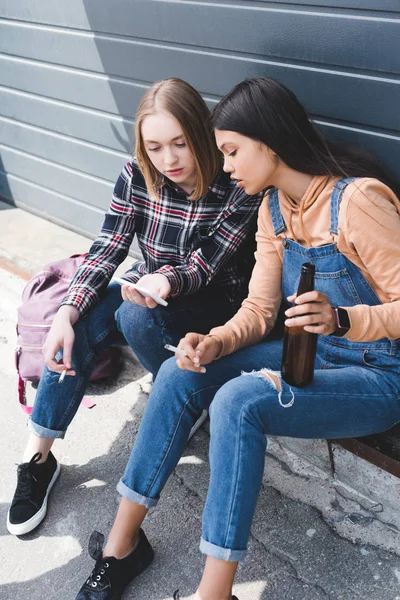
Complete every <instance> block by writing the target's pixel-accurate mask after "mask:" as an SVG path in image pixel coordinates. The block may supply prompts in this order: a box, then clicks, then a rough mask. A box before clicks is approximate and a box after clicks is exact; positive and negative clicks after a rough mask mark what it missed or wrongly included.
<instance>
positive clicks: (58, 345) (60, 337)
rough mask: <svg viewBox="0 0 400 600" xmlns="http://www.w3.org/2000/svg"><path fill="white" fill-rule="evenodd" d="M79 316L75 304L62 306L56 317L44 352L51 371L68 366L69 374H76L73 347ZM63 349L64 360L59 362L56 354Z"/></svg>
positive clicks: (60, 369)
mask: <svg viewBox="0 0 400 600" xmlns="http://www.w3.org/2000/svg"><path fill="white" fill-rule="evenodd" d="M78 318H79V312H78V309H77V308H75V306H69V305H65V306H61V307H60V308H59V309H58V312H57V314H56V316H55V317H54V320H53V323H52V326H51V328H50V331H49V334H48V336H47V338H46V342H45V344H44V346H43V349H42V352H43V356H44V362H45V364H46V366H47V367H48V368H49V369H50V371H55V372H56V373H61V372H62V371H63V370H64V368H65V367H67V369H68V371H67V373H66V374H67V375H75V371H73V370H71V367H72V348H73V345H74V341H75V332H74V330H73V327H72V326H73V325H74V323H76V321H77V320H78ZM60 349H62V351H63V358H62V362H60V363H58V362H57V360H56V358H55V356H56V354H57V352H58V351H59V350H60Z"/></svg>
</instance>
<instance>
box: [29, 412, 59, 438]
mask: <svg viewBox="0 0 400 600" xmlns="http://www.w3.org/2000/svg"><path fill="white" fill-rule="evenodd" d="M28 429H29V431H31V432H32V433H34V434H35V435H37V436H39V437H42V438H48V439H52V440H53V439H60V440H62V439H64V437H65V433H66V432H65V431H58V430H56V429H48V428H47V427H42V425H38V424H37V423H35V422H34V421H32V417H29V419H28Z"/></svg>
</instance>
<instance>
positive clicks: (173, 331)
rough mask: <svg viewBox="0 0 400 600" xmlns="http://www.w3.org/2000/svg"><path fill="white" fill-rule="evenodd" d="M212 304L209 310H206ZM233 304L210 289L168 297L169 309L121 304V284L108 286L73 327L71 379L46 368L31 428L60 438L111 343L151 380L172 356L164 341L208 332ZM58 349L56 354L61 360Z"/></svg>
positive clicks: (47, 436)
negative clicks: (125, 350)
mask: <svg viewBox="0 0 400 600" xmlns="http://www.w3.org/2000/svg"><path fill="white" fill-rule="evenodd" d="M211 303H212V306H213V310H210V305H211ZM235 310H236V307H235V306H232V304H231V302H230V300H229V299H228V297H227V296H226V295H224V294H223V293H222V294H221V293H220V294H218V295H217V297H215V298H214V294H212V293H211V294H210V293H209V292H208V291H207V292H206V291H203V292H201V293H198V294H195V295H193V296H187V297H181V298H176V299H171V300H170V301H169V303H168V307H165V308H164V307H161V306H158V307H156V308H154V309H149V308H145V307H142V306H138V305H136V304H132V303H130V302H123V300H122V296H121V286H120V285H119V284H117V283H112V284H110V285H109V286H108V287H107V289H106V290H105V292H104V293H103V295H102V297H101V298H100V300H99V302H98V303H97V304H96V305H95V306H94V307H93V308H92V309H91V310H89V312H88V313H87V314H86V315H85V316H84V317H83V318H82V319H79V320H78V321H77V323H76V324H75V326H74V331H75V343H74V347H73V352H72V366H73V369H74V370H75V371H76V375H75V376H74V377H66V378H65V379H64V382H63V384H62V385H59V384H58V379H59V374H57V373H54V372H52V371H49V369H47V367H45V368H44V371H43V375H42V377H41V379H40V383H39V386H38V390H37V394H36V398H35V403H34V407H33V411H32V415H31V417H30V419H29V421H28V427H29V429H30V431H32V432H33V433H35V434H36V435H38V436H41V437H46V438H63V437H64V436H65V432H66V430H67V427H68V426H69V424H70V423H71V421H72V419H73V418H74V416H75V414H76V412H77V410H78V408H79V405H80V403H81V401H82V398H83V396H84V394H85V390H86V387H87V385H88V382H89V379H90V376H91V374H92V371H93V368H94V365H95V363H96V359H97V358H98V356H99V355H100V353H101V352H102V351H103V350H104V349H105V348H107V347H109V346H115V345H127V344H129V346H130V347H131V348H132V350H133V351H134V352H135V354H136V356H137V357H138V359H139V361H140V362H141V363H142V365H143V366H144V367H145V368H146V369H148V370H149V371H150V372H151V373H152V374H153V377H154V378H155V377H156V375H157V373H158V370H159V368H160V366H161V364H162V363H163V362H164V361H165V360H166V359H167V358H169V357H170V356H171V353H170V352H169V351H168V350H165V348H164V344H166V343H168V344H173V345H176V344H177V343H178V342H179V340H180V338H181V337H183V336H184V335H185V334H186V333H187V332H188V331H203V332H205V333H206V332H208V331H209V330H210V328H212V327H215V326H216V325H220V324H221V323H223V322H225V320H226V319H227V318H230V317H231V316H232V315H233V313H234V312H235ZM61 356H62V353H61V352H60V353H59V355H58V356H57V358H61Z"/></svg>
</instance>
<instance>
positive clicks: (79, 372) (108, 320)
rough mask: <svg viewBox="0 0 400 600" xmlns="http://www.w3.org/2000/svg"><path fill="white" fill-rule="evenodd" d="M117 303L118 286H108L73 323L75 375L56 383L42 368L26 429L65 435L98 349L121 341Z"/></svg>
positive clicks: (53, 436) (55, 377) (39, 433)
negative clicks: (116, 318)
mask: <svg viewBox="0 0 400 600" xmlns="http://www.w3.org/2000/svg"><path fill="white" fill-rule="evenodd" d="M121 302H122V297H121V290H120V286H119V285H117V284H113V285H110V286H108V288H107V290H106V291H105V292H104V295H103V296H102V298H101V299H100V300H99V302H98V303H97V304H96V305H95V306H94V307H93V308H92V309H91V310H90V311H89V313H88V314H87V315H85V316H84V317H83V318H82V319H79V320H78V321H77V323H76V324H75V326H74V331H75V342H74V346H73V352H72V368H73V370H74V371H75V372H76V375H74V376H67V377H66V378H65V379H64V381H63V383H62V384H59V383H58V381H59V374H58V373H54V372H52V371H49V369H47V367H45V368H44V370H43V375H42V377H41V379H40V383H39V386H38V390H37V393H36V398H35V403H34V406H33V411H32V415H31V417H30V419H29V422H28V427H29V430H30V431H31V432H32V433H33V434H35V436H36V437H38V438H46V439H56V438H63V437H64V436H65V432H66V429H67V427H68V425H69V424H70V422H71V421H72V419H73V417H74V416H75V414H76V411H77V410H78V408H79V405H80V403H81V400H82V398H83V395H84V393H85V390H86V387H87V384H88V382H89V379H90V376H91V374H92V371H93V367H94V365H95V362H96V359H97V357H98V356H99V354H100V352H101V351H102V350H103V349H104V348H107V347H108V346H110V345H112V344H121V343H124V340H123V338H122V336H121V334H120V332H119V331H118V329H117V327H116V322H115V316H114V315H115V312H116V310H117V308H118V306H119V305H120V304H121ZM61 357H62V351H60V353H59V358H61ZM37 451H40V450H37Z"/></svg>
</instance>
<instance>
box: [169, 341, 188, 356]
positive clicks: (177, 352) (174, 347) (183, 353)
mask: <svg viewBox="0 0 400 600" xmlns="http://www.w3.org/2000/svg"><path fill="white" fill-rule="evenodd" d="M164 348H165V349H166V350H170V351H171V352H175V354H180V355H181V356H187V354H186V352H185V351H184V350H182V348H177V347H176V346H171V344H165V346H164Z"/></svg>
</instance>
